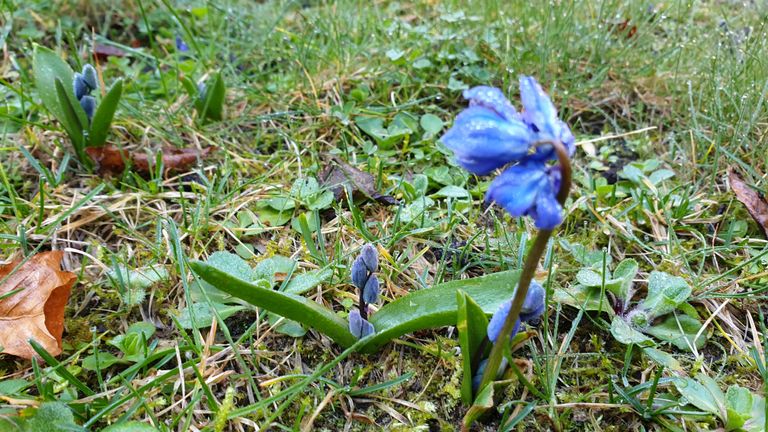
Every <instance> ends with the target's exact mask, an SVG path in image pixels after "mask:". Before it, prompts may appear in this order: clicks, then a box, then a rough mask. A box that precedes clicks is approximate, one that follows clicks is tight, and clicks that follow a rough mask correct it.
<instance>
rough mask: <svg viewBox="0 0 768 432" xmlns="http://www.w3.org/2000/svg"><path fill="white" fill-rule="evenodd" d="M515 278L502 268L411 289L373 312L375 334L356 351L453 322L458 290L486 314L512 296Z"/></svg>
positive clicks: (516, 272)
mask: <svg viewBox="0 0 768 432" xmlns="http://www.w3.org/2000/svg"><path fill="white" fill-rule="evenodd" d="M519 277H520V273H519V272H518V271H505V272H499V273H494V274H490V275H486V276H481V277H477V278H472V279H464V280H457V281H451V282H445V283H442V284H439V285H435V286H434V287H432V288H425V289H421V290H418V291H412V292H411V293H409V294H408V295H406V296H403V297H400V298H399V299H397V300H395V301H393V302H391V303H388V304H386V305H385V306H384V307H382V308H381V309H380V310H379V311H378V312H376V313H375V314H373V316H372V317H371V318H370V322H371V323H372V324H373V326H374V328H375V329H376V334H375V335H373V336H372V337H371V338H369V339H368V342H367V343H366V344H365V345H363V346H362V347H361V348H360V350H361V351H362V352H368V353H370V352H374V351H376V349H378V348H379V347H381V346H382V345H384V344H385V343H387V342H388V341H390V340H392V339H395V338H398V337H400V336H402V335H404V334H408V333H412V332H415V331H418V330H424V329H428V328H436V327H444V326H449V325H456V316H457V315H456V311H457V308H458V304H457V303H456V292H457V291H458V290H463V291H464V292H465V293H466V294H467V296H469V297H471V298H472V299H473V300H474V301H475V302H476V303H477V304H478V306H480V307H481V308H482V310H483V311H485V313H486V314H488V315H490V314H492V313H494V312H495V311H496V309H498V308H499V306H500V305H501V303H503V302H504V301H506V300H508V299H510V298H512V297H513V296H514V294H515V287H516V286H517V281H518V279H519Z"/></svg>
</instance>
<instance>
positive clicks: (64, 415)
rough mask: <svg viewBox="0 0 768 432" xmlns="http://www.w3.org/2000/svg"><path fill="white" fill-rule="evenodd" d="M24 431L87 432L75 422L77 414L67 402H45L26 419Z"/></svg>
mask: <svg viewBox="0 0 768 432" xmlns="http://www.w3.org/2000/svg"><path fill="white" fill-rule="evenodd" d="M21 430H22V431H24V432H86V429H85V428H83V427H82V426H78V425H77V423H75V416H74V415H73V414H72V411H71V410H70V409H69V407H67V405H66V404H64V403H61V402H44V403H42V404H41V405H40V407H38V408H37V410H36V411H35V413H34V414H33V415H32V417H30V418H28V419H26V420H25V421H24V423H23V427H22V429H21Z"/></svg>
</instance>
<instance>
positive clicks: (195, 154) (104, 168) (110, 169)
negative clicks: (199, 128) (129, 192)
mask: <svg viewBox="0 0 768 432" xmlns="http://www.w3.org/2000/svg"><path fill="white" fill-rule="evenodd" d="M213 150H215V147H208V148H205V149H203V150H197V149H189V148H186V149H175V148H172V149H165V150H163V151H162V153H163V167H164V168H165V170H166V171H183V170H185V169H187V168H189V167H190V166H191V165H193V164H194V163H195V162H197V160H198V159H200V158H203V157H205V156H207V155H208V153H210V152H211V151H213ZM85 152H86V153H88V156H90V157H91V159H93V160H94V162H96V163H97V164H98V166H99V172H101V173H115V174H116V173H122V172H123V171H125V168H126V162H129V164H130V165H131V167H132V168H133V169H134V170H135V171H137V172H139V173H142V174H148V173H149V170H150V167H151V166H152V165H154V163H155V158H154V156H153V157H152V158H150V157H149V156H148V155H147V154H146V153H136V154H130V153H129V152H128V151H126V150H121V149H119V148H117V147H115V146H112V145H107V146H104V147H88V148H86V149H85Z"/></svg>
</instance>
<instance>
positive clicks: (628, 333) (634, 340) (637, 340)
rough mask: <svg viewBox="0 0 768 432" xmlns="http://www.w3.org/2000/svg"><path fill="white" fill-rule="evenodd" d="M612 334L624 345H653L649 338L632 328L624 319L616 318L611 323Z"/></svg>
mask: <svg viewBox="0 0 768 432" xmlns="http://www.w3.org/2000/svg"><path fill="white" fill-rule="evenodd" d="M611 334H612V335H613V337H614V338H615V339H616V340H617V341H619V342H621V343H623V344H627V345H628V344H636V345H640V346H649V345H653V341H652V340H651V338H649V337H648V336H646V335H644V334H642V333H640V332H639V331H637V330H635V329H633V328H632V326H630V325H629V324H628V323H627V322H626V321H624V318H622V317H619V316H615V317H613V321H612V322H611Z"/></svg>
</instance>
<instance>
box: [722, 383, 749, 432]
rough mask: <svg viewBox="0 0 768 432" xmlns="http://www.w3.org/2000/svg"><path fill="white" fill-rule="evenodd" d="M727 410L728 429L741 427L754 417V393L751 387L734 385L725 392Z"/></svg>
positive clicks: (726, 424)
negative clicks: (750, 389)
mask: <svg viewBox="0 0 768 432" xmlns="http://www.w3.org/2000/svg"><path fill="white" fill-rule="evenodd" d="M725 410H726V412H727V414H728V415H727V419H728V420H727V421H726V422H725V429H726V430H729V431H730V430H734V429H740V428H741V427H743V426H744V424H745V423H746V422H747V420H749V419H750V418H751V417H752V393H751V392H750V391H749V389H746V388H744V387H739V386H737V385H732V386H730V387H728V391H727V392H726V393H725Z"/></svg>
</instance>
